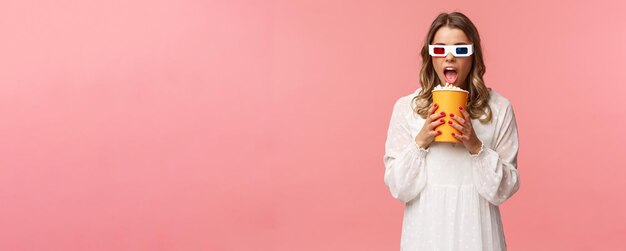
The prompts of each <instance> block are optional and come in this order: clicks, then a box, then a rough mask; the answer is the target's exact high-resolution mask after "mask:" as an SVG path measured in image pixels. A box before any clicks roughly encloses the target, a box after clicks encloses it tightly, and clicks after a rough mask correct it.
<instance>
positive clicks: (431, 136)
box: [415, 103, 446, 149]
mask: <svg viewBox="0 0 626 251" xmlns="http://www.w3.org/2000/svg"><path fill="white" fill-rule="evenodd" d="M438 107H439V106H438V105H437V104H435V103H433V104H432V106H431V107H430V109H428V116H427V117H426V121H425V122H424V126H422V130H420V132H419V133H417V136H415V143H416V144H417V145H418V146H420V147H421V148H424V149H426V148H427V147H428V146H429V145H430V143H433V141H434V140H435V136H437V135H440V134H441V131H437V130H436V129H437V127H438V126H440V125H443V124H444V123H446V121H445V120H443V119H441V118H442V117H443V116H446V114H445V113H444V112H441V113H437V114H435V111H436V110H437V108H438Z"/></svg>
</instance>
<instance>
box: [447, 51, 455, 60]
mask: <svg viewBox="0 0 626 251" xmlns="http://www.w3.org/2000/svg"><path fill="white" fill-rule="evenodd" d="M454 59H455V58H454V55H452V52H448V55H446V61H454Z"/></svg>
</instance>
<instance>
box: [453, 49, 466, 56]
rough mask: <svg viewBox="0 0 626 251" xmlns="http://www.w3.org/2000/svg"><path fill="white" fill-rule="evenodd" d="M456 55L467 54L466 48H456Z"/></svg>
mask: <svg viewBox="0 0 626 251" xmlns="http://www.w3.org/2000/svg"><path fill="white" fill-rule="evenodd" d="M456 54H461V55H465V54H467V47H465V48H464V47H461V48H456Z"/></svg>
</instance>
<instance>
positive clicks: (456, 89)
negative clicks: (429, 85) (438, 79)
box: [433, 82, 467, 92]
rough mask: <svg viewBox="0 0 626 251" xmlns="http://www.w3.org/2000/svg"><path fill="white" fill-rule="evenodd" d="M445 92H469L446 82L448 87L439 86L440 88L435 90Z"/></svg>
mask: <svg viewBox="0 0 626 251" xmlns="http://www.w3.org/2000/svg"><path fill="white" fill-rule="evenodd" d="M443 90H449V91H464V92H467V91H466V90H463V89H461V88H459V87H457V86H455V85H451V84H450V83H448V82H446V85H444V86H441V85H438V86H435V89H433V91H443Z"/></svg>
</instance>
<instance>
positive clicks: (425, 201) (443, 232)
mask: <svg viewBox="0 0 626 251" xmlns="http://www.w3.org/2000/svg"><path fill="white" fill-rule="evenodd" d="M421 56H422V67H421V70H420V74H419V76H420V82H421V88H419V89H418V90H416V91H415V92H414V93H412V94H410V95H407V96H404V97H401V98H399V99H398V100H397V101H396V103H395V105H394V108H393V112H392V116H391V121H390V124H389V130H388V132H387V140H386V143H385V156H384V164H385V176H384V181H385V184H386V185H387V187H388V188H389V190H390V192H391V195H392V196H393V197H394V198H396V199H398V200H400V201H402V202H404V203H405V212H404V218H403V223H402V236H401V242H400V243H401V244H400V246H401V250H420V251H423V250H464V251H467V250H506V242H505V237H504V230H503V225H502V222H501V219H500V211H499V208H498V206H499V205H501V204H502V203H504V202H505V201H506V200H507V199H509V198H510V197H511V196H512V195H513V194H515V192H517V190H518V189H519V186H520V180H519V174H518V172H517V152H518V135H517V124H516V121H515V114H514V112H513V107H512V106H511V103H510V102H509V101H508V100H507V99H506V98H505V97H503V96H502V95H500V94H499V93H497V92H495V91H494V90H492V89H490V88H487V87H486V86H485V83H484V81H483V75H484V74H485V65H484V62H483V57H482V48H481V44H480V37H479V35H478V31H477V30H476V27H475V26H474V24H473V23H472V22H471V21H470V20H469V19H468V18H467V17H466V16H465V15H463V14H462V13H458V12H454V13H449V14H448V13H442V14H440V15H439V16H438V17H437V18H436V19H435V20H434V21H433V23H432V25H431V26H430V29H429V31H428V34H427V35H426V39H425V41H424V46H423V47H422V51H421ZM446 82H447V83H449V84H451V85H454V86H456V87H459V88H462V89H464V90H466V91H468V92H469V95H468V102H467V107H466V109H463V107H459V110H458V111H454V113H456V114H457V115H456V116H454V114H448V115H449V116H446V114H445V112H440V113H435V111H436V110H437V107H438V106H437V104H434V103H433V101H432V94H431V92H432V90H433V88H434V87H435V86H437V85H440V84H445V83H446ZM449 113H452V112H449ZM444 123H448V124H450V125H451V126H452V127H454V128H456V129H457V130H458V131H459V132H461V133H460V134H453V136H454V137H456V138H457V139H458V140H459V141H460V142H461V143H444V142H434V138H435V137H436V136H437V135H440V134H441V133H442V132H441V130H438V127H439V126H441V125H443V124H444Z"/></svg>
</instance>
